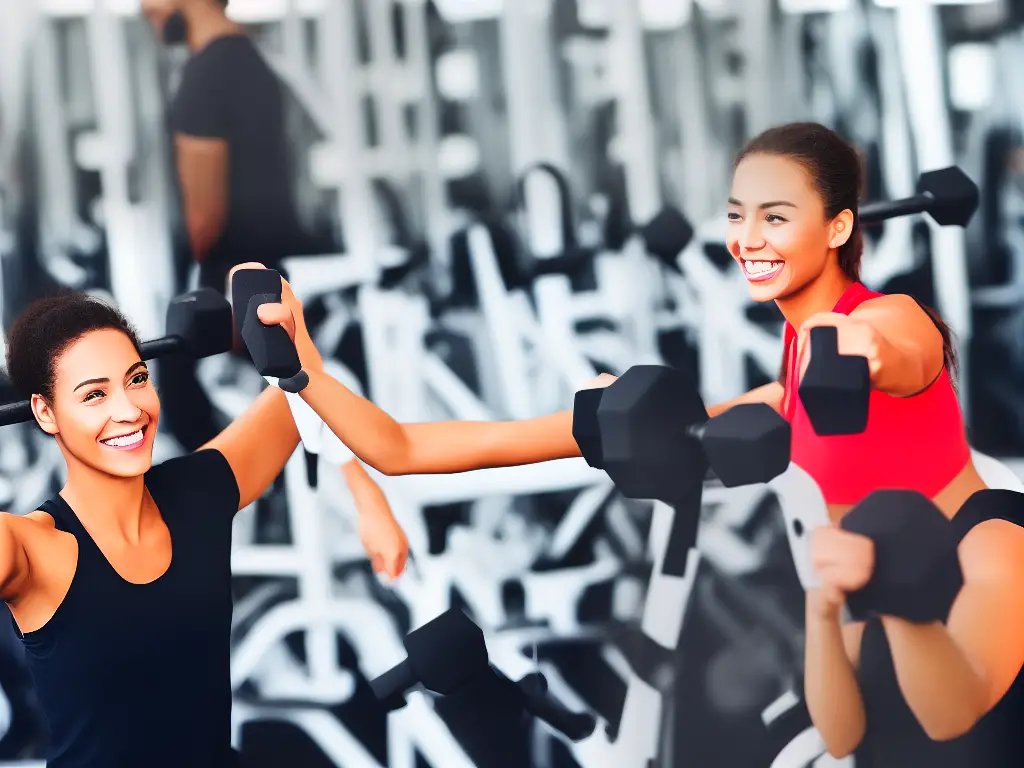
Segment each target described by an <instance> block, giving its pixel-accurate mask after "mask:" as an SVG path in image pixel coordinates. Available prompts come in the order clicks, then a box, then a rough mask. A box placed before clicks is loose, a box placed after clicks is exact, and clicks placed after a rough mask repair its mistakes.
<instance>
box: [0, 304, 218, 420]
mask: <svg viewBox="0 0 1024 768" xmlns="http://www.w3.org/2000/svg"><path fill="white" fill-rule="evenodd" d="M166 317H167V328H166V330H167V335H165V336H162V337H160V338H158V339H152V340H150V341H144V342H142V344H141V345H140V346H139V351H140V352H141V353H142V359H143V360H155V359H156V358H160V357H167V356H170V355H186V356H189V357H194V358H203V357H211V356H213V355H219V354H220V353H222V352H229V351H230V350H231V346H232V330H231V305H230V304H228V300H227V299H226V298H224V295H223V294H221V293H218V292H217V291H215V290H213V289H212V288H200V289H198V290H195V291H190V292H188V293H185V294H182V295H181V296H175V297H174V298H173V299H171V301H170V303H169V304H168V305H167V315H166ZM34 418H35V417H34V416H33V415H32V406H31V403H30V401H28V400H22V401H20V402H16V403H6V404H4V405H0V426H7V425H8V424H20V423H23V422H28V421H32V420H33V419H34Z"/></svg>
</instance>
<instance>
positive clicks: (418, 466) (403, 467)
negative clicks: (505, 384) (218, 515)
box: [302, 371, 580, 475]
mask: <svg viewBox="0 0 1024 768" xmlns="http://www.w3.org/2000/svg"><path fill="white" fill-rule="evenodd" d="M302 398H303V400H305V402H306V403H308V404H309V406H310V407H311V408H312V409H313V410H314V411H316V412H317V413H318V414H319V415H320V418H321V419H323V420H324V423H325V424H326V425H327V426H328V428H329V429H330V430H331V431H332V432H334V434H335V435H337V436H338V439H340V440H341V441H342V442H343V443H344V444H345V445H346V446H348V448H349V450H351V451H352V452H353V453H354V454H355V455H356V456H358V457H359V458H360V459H361V460H362V461H364V462H366V463H367V464H369V465H370V466H371V467H373V468H374V469H376V470H377V471H379V472H383V473H384V474H386V475H409V474H448V473H452V472H466V471H469V470H474V469H483V468H487V467H511V466H519V465H522V464H534V463H537V462H541V461H550V460H552V459H561V458H570V457H575V456H579V455H580V452H579V448H578V447H577V446H576V441H575V439H574V438H573V436H572V412H571V411H563V412H560V413H556V414H552V415H551V416H543V417H540V418H536V419H528V420H526V421H512V422H491V421H442V422H432V423H424V424H399V423H398V422H397V421H395V420H394V419H393V418H391V416H389V415H388V414H387V413H385V412H384V411H383V410H381V409H380V408H378V407H377V406H376V405H374V404H373V403H372V402H370V401H369V400H366V399H365V398H362V397H359V396H358V395H356V394H355V393H354V392H352V391H351V390H349V389H348V388H347V387H345V386H344V385H343V384H341V382H339V381H337V380H336V379H334V378H333V377H331V376H329V375H328V374H326V373H324V372H323V371H310V372H309V385H308V386H307V387H306V388H305V389H304V390H302Z"/></svg>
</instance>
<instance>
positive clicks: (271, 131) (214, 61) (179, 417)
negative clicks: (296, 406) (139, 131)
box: [142, 0, 306, 451]
mask: <svg viewBox="0 0 1024 768" xmlns="http://www.w3.org/2000/svg"><path fill="white" fill-rule="evenodd" d="M227 4H228V2H227V0H142V11H143V13H144V14H145V16H146V18H147V20H148V21H149V23H150V24H151V25H152V26H153V29H154V30H155V31H156V34H157V37H158V38H159V39H160V40H161V41H162V42H163V43H164V44H166V45H168V46H178V45H185V46H187V47H188V51H189V58H188V61H187V62H186V64H185V66H184V69H183V71H182V74H181V79H180V85H179V86H178V89H177V92H176V93H175V94H174V96H173V99H172V101H171V104H170V109H169V123H170V129H171V132H172V134H173V139H174V159H175V165H176V169H177V177H178V184H179V191H180V202H181V213H182V220H183V224H184V229H185V230H186V234H187V241H188V246H189V250H190V252H191V257H192V261H193V268H197V269H198V273H199V281H198V282H199V285H200V286H203V287H210V288H214V289H216V290H218V291H224V290H225V287H226V285H225V284H226V280H227V275H228V272H229V271H230V270H231V268H232V267H233V266H235V265H237V264H241V263H244V262H247V261H258V262H261V263H263V264H265V265H267V266H268V267H270V268H271V269H280V266H281V260H282V259H283V258H284V257H285V256H288V255H296V254H301V253H303V252H304V251H305V249H304V247H303V241H304V239H305V237H306V235H305V233H304V231H303V227H302V225H301V224H300V221H299V217H298V214H297V208H296V204H295V200H294V199H293V184H292V180H293V176H292V173H291V169H290V162H289V148H288V139H287V135H286V132H285V99H284V94H283V91H282V86H281V83H280V82H279V80H278V78H277V76H276V75H275V74H274V72H273V71H272V70H271V68H270V67H269V66H268V64H267V63H266V62H265V61H264V59H263V57H262V56H261V55H260V53H259V51H258V50H257V48H256V46H255V44H254V43H253V41H252V40H251V39H250V38H249V37H248V35H247V34H246V32H245V30H244V29H243V27H241V26H240V25H239V24H237V23H235V22H234V21H232V20H231V19H229V18H228V17H227V14H226V8H227ZM161 369H162V373H163V375H162V377H161V378H162V379H163V380H164V381H165V382H167V383H170V382H172V381H173V386H167V387H164V388H163V389H164V393H163V396H164V408H165V411H167V413H168V416H169V419H168V422H169V426H170V428H171V431H172V432H173V433H174V435H175V437H176V438H178V441H179V442H180V443H181V444H182V447H184V448H185V450H187V451H191V450H195V449H196V448H198V447H199V446H201V445H203V444H204V443H205V442H206V441H207V440H209V439H211V438H212V437H213V436H214V435H215V434H217V431H218V425H217V424H216V422H215V418H214V415H213V408H212V406H211V404H210V402H209V400H208V398H207V397H206V395H205V393H204V392H203V391H202V389H201V388H200V386H199V384H198V382H197V381H196V377H195V364H194V363H192V362H190V361H187V360H185V359H181V360H174V361H170V360H166V361H162V362H161Z"/></svg>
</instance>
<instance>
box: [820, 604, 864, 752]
mask: <svg viewBox="0 0 1024 768" xmlns="http://www.w3.org/2000/svg"><path fill="white" fill-rule="evenodd" d="M804 696H805V698H806V700H807V709H808V711H809V712H810V714H811V720H812V722H813V723H814V726H815V727H816V728H817V729H818V732H819V733H821V736H822V739H824V741H825V746H826V747H827V748H828V751H829V754H831V755H832V756H833V757H844V756H846V755H849V754H851V753H852V752H853V751H854V750H855V749H856V748H857V745H858V744H860V742H861V739H863V738H864V732H865V730H866V728H867V719H866V715H865V712H864V699H863V697H862V696H861V692H860V684H859V683H858V682H857V675H856V672H855V671H854V668H853V664H851V663H850V658H849V656H848V655H847V653H846V648H845V646H844V645H843V634H842V627H841V626H840V623H839V620H838V619H824V618H822V617H821V616H820V615H819V614H818V613H817V612H816V611H813V610H811V607H810V603H809V600H808V608H807V639H806V648H805V651H804Z"/></svg>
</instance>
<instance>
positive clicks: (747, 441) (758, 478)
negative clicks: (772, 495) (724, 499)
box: [701, 403, 791, 488]
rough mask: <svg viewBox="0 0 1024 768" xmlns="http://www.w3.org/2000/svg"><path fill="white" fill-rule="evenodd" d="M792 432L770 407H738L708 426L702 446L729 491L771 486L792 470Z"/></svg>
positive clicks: (751, 405) (753, 405)
mask: <svg viewBox="0 0 1024 768" xmlns="http://www.w3.org/2000/svg"><path fill="white" fill-rule="evenodd" d="M790 436H791V433H790V428H789V422H788V421H786V420H785V419H784V418H782V416H780V415H779V413H778V412H777V411H776V410H775V409H774V408H772V407H771V406H770V405H768V404H766V403H748V404H744V405H737V406H734V407H732V408H730V409H729V410H727V411H724V412H723V413H720V414H719V415H718V416H715V418H713V419H711V420H710V421H709V422H708V423H707V424H705V425H704V427H703V429H702V430H701V444H702V445H703V446H704V454H705V456H707V460H708V463H709V464H710V465H711V469H712V470H713V471H714V473H715V474H716V475H717V476H718V479H719V480H721V481H722V484H723V485H724V486H725V487H726V488H735V487H737V486H740V485H753V484H755V483H767V482H769V481H770V480H774V479H775V478H776V477H778V476H779V475H781V474H782V473H783V472H785V471H786V468H787V467H788V466H789V448H790Z"/></svg>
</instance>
